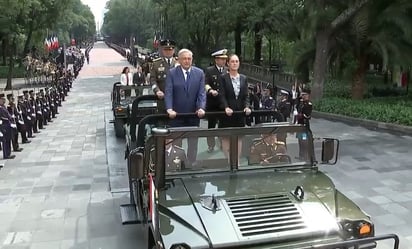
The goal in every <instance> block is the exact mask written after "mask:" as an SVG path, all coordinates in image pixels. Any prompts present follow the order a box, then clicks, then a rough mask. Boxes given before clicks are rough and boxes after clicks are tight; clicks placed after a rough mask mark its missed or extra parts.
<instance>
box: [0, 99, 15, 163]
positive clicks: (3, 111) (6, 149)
mask: <svg viewBox="0 0 412 249" xmlns="http://www.w3.org/2000/svg"><path fill="white" fill-rule="evenodd" d="M5 103H6V98H5V96H4V93H1V94H0V119H1V121H2V124H1V126H0V130H1V133H3V138H2V145H3V146H2V147H3V159H13V158H15V157H16V156H15V155H11V139H12V132H13V131H12V130H13V127H15V124H13V118H12V117H11V115H10V114H9V112H8V111H7V108H6V106H5Z"/></svg>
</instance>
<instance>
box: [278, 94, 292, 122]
mask: <svg viewBox="0 0 412 249" xmlns="http://www.w3.org/2000/svg"><path fill="white" fill-rule="evenodd" d="M280 95H281V100H280V102H279V104H278V111H279V112H280V113H281V114H282V116H283V118H284V120H285V121H288V118H290V109H291V104H290V101H289V93H288V92H287V91H285V90H280Z"/></svg>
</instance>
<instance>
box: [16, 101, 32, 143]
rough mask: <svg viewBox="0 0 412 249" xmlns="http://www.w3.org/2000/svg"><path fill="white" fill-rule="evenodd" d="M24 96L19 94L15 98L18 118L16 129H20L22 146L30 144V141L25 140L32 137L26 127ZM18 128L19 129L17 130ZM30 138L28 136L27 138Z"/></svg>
mask: <svg viewBox="0 0 412 249" xmlns="http://www.w3.org/2000/svg"><path fill="white" fill-rule="evenodd" d="M23 98H24V95H23V94H19V96H17V106H16V109H17V113H18V115H19V118H18V120H19V121H18V124H17V129H20V135H21V140H22V141H21V143H23V144H28V143H31V141H30V140H28V139H27V137H28V136H29V135H31V137H33V134H32V133H30V134H29V132H28V125H27V121H28V120H27V110H26V105H25V103H24V99H23ZM19 127H20V128H19ZM29 137H30V136H29Z"/></svg>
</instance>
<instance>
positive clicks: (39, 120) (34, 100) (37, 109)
mask: <svg viewBox="0 0 412 249" xmlns="http://www.w3.org/2000/svg"><path fill="white" fill-rule="evenodd" d="M29 93H30V105H31V106H32V108H33V110H34V115H35V118H36V119H35V120H36V123H35V126H36V129H37V127H38V129H41V130H42V129H44V127H43V122H44V121H43V111H42V107H41V103H40V100H39V95H40V94H39V93H37V97H36V94H35V93H34V91H33V90H30V91H29ZM32 115H33V114H32ZM33 130H34V128H33Z"/></svg>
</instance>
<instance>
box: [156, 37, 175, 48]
mask: <svg viewBox="0 0 412 249" xmlns="http://www.w3.org/2000/svg"><path fill="white" fill-rule="evenodd" d="M160 46H161V47H163V48H174V47H175V46H176V42H175V41H173V40H170V39H165V40H161V41H160Z"/></svg>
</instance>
